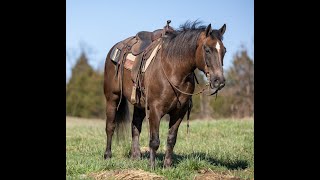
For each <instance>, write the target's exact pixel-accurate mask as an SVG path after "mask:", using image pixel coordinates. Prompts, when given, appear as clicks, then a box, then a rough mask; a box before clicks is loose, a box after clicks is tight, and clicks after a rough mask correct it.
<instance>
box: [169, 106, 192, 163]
mask: <svg viewBox="0 0 320 180" xmlns="http://www.w3.org/2000/svg"><path fill="white" fill-rule="evenodd" d="M186 112H187V107H185V108H184V109H182V110H180V111H173V113H172V114H170V122H169V132H168V139H167V150H166V156H165V160H164V162H163V166H164V167H170V166H171V164H172V154H173V148H174V146H175V144H176V141H177V135H178V129H179V126H180V123H181V121H182V120H183V117H184V115H185V114H186Z"/></svg>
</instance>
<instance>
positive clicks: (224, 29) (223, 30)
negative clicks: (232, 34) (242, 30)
mask: <svg viewBox="0 0 320 180" xmlns="http://www.w3.org/2000/svg"><path fill="white" fill-rule="evenodd" d="M219 32H220V33H221V36H222V35H223V34H224V32H226V24H224V25H223V26H222V27H221V28H220V29H219Z"/></svg>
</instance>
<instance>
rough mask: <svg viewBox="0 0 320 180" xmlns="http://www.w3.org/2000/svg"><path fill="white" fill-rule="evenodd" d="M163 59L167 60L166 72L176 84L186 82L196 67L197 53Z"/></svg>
mask: <svg viewBox="0 0 320 180" xmlns="http://www.w3.org/2000/svg"><path fill="white" fill-rule="evenodd" d="M194 54H195V52H194ZM163 60H164V61H165V65H166V67H165V69H166V72H168V75H169V76H170V77H171V78H172V79H173V80H174V81H175V83H176V84H179V83H182V82H184V80H185V79H186V78H187V76H189V75H190V73H192V72H193V71H194V70H195V68H196V66H195V65H196V63H195V55H193V56H190V55H188V56H181V57H180V58H179V59H170V58H164V59H163Z"/></svg>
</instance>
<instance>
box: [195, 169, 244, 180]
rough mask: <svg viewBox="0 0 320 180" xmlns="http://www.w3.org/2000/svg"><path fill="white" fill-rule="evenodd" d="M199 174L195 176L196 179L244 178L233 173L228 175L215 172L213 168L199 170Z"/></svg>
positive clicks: (223, 179) (235, 179) (230, 179)
mask: <svg viewBox="0 0 320 180" xmlns="http://www.w3.org/2000/svg"><path fill="white" fill-rule="evenodd" d="M198 173H199V175H196V176H195V177H194V180H203V179H206V180H243V179H240V178H237V177H234V176H231V175H228V174H227V173H224V172H223V173H217V172H213V171H212V170H211V169H208V170H207V169H206V170H204V169H202V170H199V171H198Z"/></svg>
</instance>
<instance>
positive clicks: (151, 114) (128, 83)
mask: <svg viewBox="0 0 320 180" xmlns="http://www.w3.org/2000/svg"><path fill="white" fill-rule="evenodd" d="M225 31H226V25H225V24H224V25H223V26H222V27H221V28H220V29H212V28H211V24H209V25H208V26H203V25H200V23H199V22H197V21H195V22H188V21H187V22H186V23H184V24H183V25H181V26H180V28H179V29H177V30H175V31H174V32H173V33H170V34H168V36H166V37H162V48H161V49H160V50H159V51H158V53H157V55H156V56H155V58H154V59H153V61H152V62H151V64H150V66H149V67H148V69H147V70H146V71H145V73H144V80H143V83H144V86H145V91H146V92H145V94H144V95H143V96H142V98H141V100H140V101H141V103H139V104H134V103H132V102H131V101H130V96H131V92H132V88H133V85H134V84H133V81H132V79H131V77H130V71H129V70H127V69H124V70H123V78H122V81H121V80H120V78H118V76H117V72H116V71H117V70H116V69H117V68H116V64H114V63H113V62H112V61H111V59H110V53H111V50H112V49H113V47H114V46H113V47H112V48H111V49H110V51H109V53H108V55H107V57H106V61H105V70H104V94H105V98H106V102H107V103H106V117H107V119H106V129H105V130H106V135H107V145H106V150H105V153H104V158H105V159H108V158H111V156H112V153H111V144H112V136H113V134H114V131H115V129H116V130H117V128H116V127H118V125H119V124H120V123H123V122H130V120H129V109H128V102H130V103H132V104H134V112H133V119H132V122H131V133H132V145H131V158H133V159H140V158H141V151H140V147H139V136H140V133H141V126H142V122H143V120H144V118H145V117H146V119H147V120H148V121H149V138H150V141H149V150H150V166H151V169H155V165H156V164H155V156H156V151H157V149H158V148H159V145H160V140H159V125H160V120H161V118H162V117H163V116H164V115H166V114H168V115H169V116H170V121H169V132H168V138H167V148H166V152H165V160H164V164H163V166H164V167H170V166H171V164H172V154H173V148H174V146H175V144H176V140H177V133H178V129H179V125H180V123H181V121H182V119H183V118H184V116H185V114H186V113H187V111H188V110H190V109H189V108H190V102H191V98H192V95H193V94H192V93H193V92H194V89H195V78H194V70H195V69H196V68H198V69H199V70H201V71H202V72H203V73H204V74H205V75H206V76H207V78H208V81H209V82H208V86H209V88H208V89H209V92H208V93H209V94H210V95H213V94H215V93H217V92H218V91H219V90H221V89H222V88H223V87H224V85H225V78H224V75H223V58H224V55H225V53H226V48H225V47H224V45H223V43H222V40H223V34H224V33H225ZM120 83H122V84H120ZM121 98H122V100H121ZM118 103H120V104H118ZM118 133H120V134H121V133H124V132H118Z"/></svg>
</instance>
